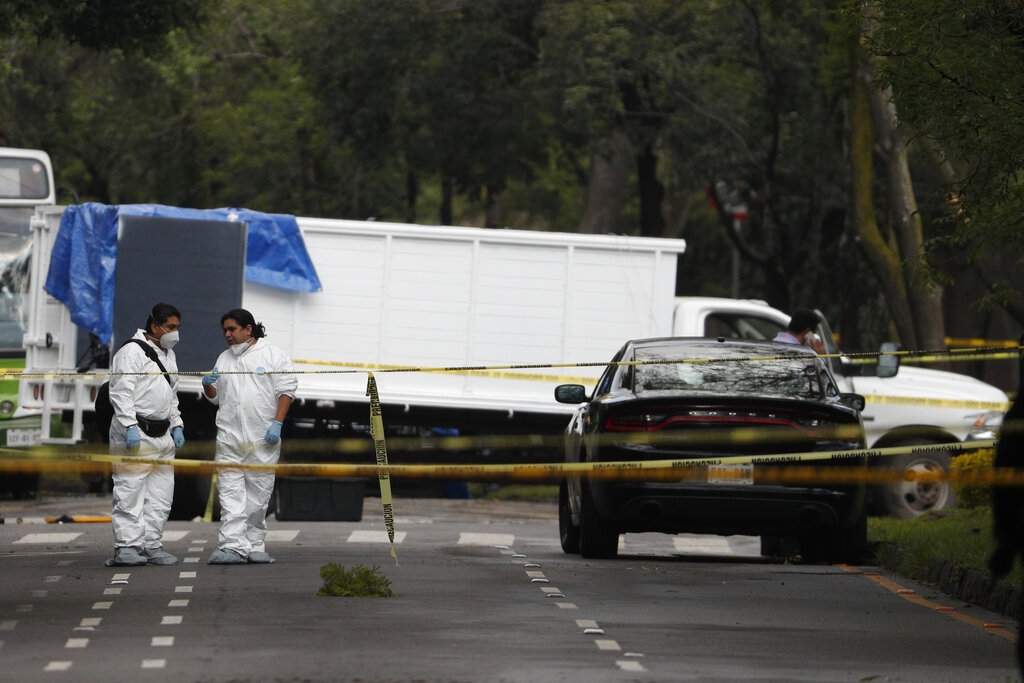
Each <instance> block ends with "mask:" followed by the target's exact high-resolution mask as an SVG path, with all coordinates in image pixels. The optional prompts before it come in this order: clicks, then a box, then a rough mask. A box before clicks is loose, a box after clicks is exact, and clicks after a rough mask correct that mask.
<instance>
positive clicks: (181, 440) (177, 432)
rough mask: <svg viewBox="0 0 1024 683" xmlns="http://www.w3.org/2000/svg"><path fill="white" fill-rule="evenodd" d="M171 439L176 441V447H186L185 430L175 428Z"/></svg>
mask: <svg viewBox="0 0 1024 683" xmlns="http://www.w3.org/2000/svg"><path fill="white" fill-rule="evenodd" d="M171 438H172V439H174V447H175V448H181V447H182V446H184V445H185V430H183V429H182V428H181V427H175V428H174V429H172V430H171Z"/></svg>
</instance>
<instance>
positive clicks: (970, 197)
mask: <svg viewBox="0 0 1024 683" xmlns="http://www.w3.org/2000/svg"><path fill="white" fill-rule="evenodd" d="M866 11H867V12H868V16H869V17H871V19H872V21H871V23H870V25H869V26H868V27H867V28H868V30H867V31H866V32H865V33H866V38H867V40H866V42H865V45H866V48H867V50H868V52H869V54H871V55H873V56H874V57H875V58H876V59H875V60H874V65H875V67H876V75H875V76H876V80H877V84H878V87H879V88H891V93H892V99H893V101H895V102H896V104H897V106H898V110H899V116H900V119H899V121H900V125H901V126H902V127H903V128H904V129H905V130H906V132H907V133H906V134H907V135H908V136H909V138H910V139H911V140H913V141H915V143H918V144H921V145H922V146H925V147H926V148H927V149H928V150H929V151H930V152H931V153H932V156H933V158H934V160H935V163H936V164H937V165H938V166H939V167H940V168H941V169H942V177H943V178H944V181H943V182H942V189H943V192H944V194H945V197H946V200H947V206H948V212H947V214H946V217H947V221H948V223H949V225H950V228H949V230H947V231H946V232H945V234H941V235H940V236H939V237H941V239H940V240H933V241H932V242H930V243H929V245H928V246H930V247H931V248H936V247H940V246H944V245H948V246H951V247H953V248H955V249H957V250H961V251H964V252H965V253H966V256H967V258H969V259H970V260H972V261H973V262H975V263H978V264H984V267H983V268H981V269H980V272H981V274H982V277H983V279H984V280H985V281H986V282H988V283H989V286H990V291H991V292H992V294H993V296H994V297H995V298H996V299H998V300H999V301H1000V302H1001V303H1004V304H1006V305H1008V306H1009V307H1010V309H1011V310H1012V311H1013V312H1014V314H1015V316H1016V317H1017V319H1018V320H1019V321H1020V322H1022V323H1024V307H1021V306H1020V283H1019V281H1018V279H1017V278H1015V277H1014V276H1013V271H1012V270H1010V271H1008V270H1007V269H1006V267H1005V266H1004V265H1001V263H1005V262H1006V261H1010V263H1009V264H1006V265H1010V266H1011V267H1012V268H1013V270H1019V265H1017V264H1018V263H1019V255H1020V252H1021V247H1022V234H1024V231H1022V230H1021V228H1022V226H1024V188H1022V186H1021V171H1022V170H1024V126H1022V125H1021V122H1022V121H1024V68H1022V67H1024V6H1021V4H1020V3H1013V2H1005V1H1003V0H964V1H962V2H957V3H933V2H928V1H927V0H874V1H873V2H871V3H867V10H866ZM1007 251H1008V252H1010V253H1015V254H1017V256H1018V258H1015V259H1000V258H997V255H998V254H1000V253H1002V252H1007ZM927 274H928V275H929V276H930V277H932V278H933V279H936V280H940V281H945V282H948V281H949V278H948V276H945V275H943V273H942V272H940V271H939V270H938V269H937V268H935V267H934V266H931V267H930V270H929V271H928V273H927Z"/></svg>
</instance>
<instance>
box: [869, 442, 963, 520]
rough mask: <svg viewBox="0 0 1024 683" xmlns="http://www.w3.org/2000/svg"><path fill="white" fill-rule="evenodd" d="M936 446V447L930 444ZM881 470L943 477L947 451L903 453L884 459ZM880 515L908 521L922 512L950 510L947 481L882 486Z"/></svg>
mask: <svg viewBox="0 0 1024 683" xmlns="http://www.w3.org/2000/svg"><path fill="white" fill-rule="evenodd" d="M930 443H931V442H926V441H918V442H914V443H908V444H902V445H906V446H915V445H927V444H930ZM932 445H937V444H932ZM883 462H884V466H885V467H888V468H891V469H894V470H896V471H897V472H903V473H913V474H934V475H938V476H942V475H944V474H945V473H946V472H948V471H949V463H950V455H949V451H935V452H930V453H905V454H903V455H896V456H893V457H891V458H887V459H885V460H884V461H883ZM879 494H880V498H881V504H882V512H884V513H885V514H887V515H890V516H892V517H897V518H899V519H912V518H914V517H917V516H919V515H922V514H924V513H926V512H931V511H934V510H941V509H943V508H946V507H951V506H952V505H953V503H954V496H953V491H952V488H951V487H950V485H949V482H948V481H944V480H940V481H920V480H916V481H915V480H909V481H894V482H891V483H888V484H883V485H882V486H881V487H880V489H879Z"/></svg>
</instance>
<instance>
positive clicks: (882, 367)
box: [878, 342, 900, 377]
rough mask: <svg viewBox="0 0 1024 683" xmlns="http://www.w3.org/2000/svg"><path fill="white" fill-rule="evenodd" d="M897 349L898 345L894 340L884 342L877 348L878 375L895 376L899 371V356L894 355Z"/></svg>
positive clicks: (898, 348)
mask: <svg viewBox="0 0 1024 683" xmlns="http://www.w3.org/2000/svg"><path fill="white" fill-rule="evenodd" d="M899 350H900V345H899V344H897V343H895V342H885V343H883V344H882V345H881V346H880V347H879V348H878V351H879V354H880V355H879V356H878V376H879V377H895V376H896V373H897V372H899V371H900V357H899V356H898V355H896V352H897V351H899Z"/></svg>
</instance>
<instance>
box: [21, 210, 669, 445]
mask: <svg viewBox="0 0 1024 683" xmlns="http://www.w3.org/2000/svg"><path fill="white" fill-rule="evenodd" d="M60 218H61V211H60V209H59V208H58V209H50V210H47V211H41V212H40V213H39V215H38V216H37V221H36V225H37V230H36V240H35V249H36V252H35V259H34V265H35V267H36V268H37V269H38V270H37V274H36V277H34V278H33V282H34V283H41V282H44V281H45V277H46V266H47V264H48V263H49V261H50V252H51V251H52V249H53V243H54V235H55V234H56V232H57V230H58V229H59V226H60ZM120 220H121V222H122V225H121V226H120V228H119V229H120V230H121V231H122V232H123V230H124V229H125V228H124V225H123V223H124V222H125V220H126V219H125V218H124V217H123V216H122V217H121V218H120ZM297 222H298V225H299V228H300V230H301V233H302V237H303V240H304V241H305V245H306V248H307V251H308V253H309V254H310V256H311V258H312V261H313V263H314V265H315V267H316V272H317V274H318V276H319V278H320V282H321V284H322V289H321V290H320V291H316V292H302V291H295V290H290V289H283V288H280V287H274V286H270V285H267V284H261V283H254V282H251V281H250V280H246V281H245V283H244V286H243V291H242V292H241V301H242V305H243V306H244V307H245V308H247V309H249V310H250V311H252V312H253V314H254V316H255V317H256V319H257V320H258V321H259V322H262V323H263V324H264V325H265V327H266V330H267V337H268V339H269V340H270V341H271V342H272V343H273V344H275V345H276V346H279V347H280V348H282V349H283V350H284V351H285V352H286V353H287V354H289V355H290V356H291V357H292V358H293V359H294V360H295V361H296V363H297V366H298V369H299V371H300V372H303V373H304V374H303V375H302V376H301V377H300V378H299V379H300V381H299V391H298V396H297V399H298V401H297V404H298V405H297V407H296V408H293V414H294V415H303V414H304V411H303V408H302V406H307V407H310V408H313V407H316V406H319V407H320V408H321V409H322V410H319V413H318V414H321V417H327V416H328V415H334V417H335V418H336V417H338V416H346V417H351V418H352V419H355V418H356V417H357V416H359V417H361V418H362V419H364V420H365V419H366V418H367V416H368V399H367V397H366V382H367V375H366V370H373V371H375V372H376V373H377V374H376V378H377V384H378V389H379V392H380V398H381V401H382V404H383V405H384V406H385V408H386V409H389V410H390V411H391V413H392V414H393V415H398V414H401V415H405V416H409V419H411V420H412V421H413V422H414V423H415V424H417V425H418V426H420V427H426V426H428V424H430V423H436V424H437V426H443V427H445V428H449V429H451V428H454V429H460V430H469V431H473V430H474V428H478V427H480V426H481V424H482V423H481V422H480V418H479V414H480V413H488V414H491V415H493V417H494V420H496V421H497V422H493V421H492V422H487V424H488V425H490V427H491V428H493V427H494V426H495V425H496V424H500V423H501V420H504V421H505V422H507V423H508V427H509V429H510V430H511V431H517V432H526V431H529V429H530V427H531V424H532V419H531V418H532V416H548V417H550V418H553V419H555V420H556V421H557V420H561V417H562V416H563V415H566V414H567V413H568V411H567V407H566V406H563V405H561V404H559V403H557V402H556V401H555V400H554V394H553V389H554V386H555V385H557V384H559V383H564V382H565V381H572V380H577V379H578V380H581V381H588V382H592V381H593V380H594V379H596V378H597V377H598V376H599V375H600V373H601V370H602V366H601V365H600V363H601V362H602V361H606V360H607V359H608V358H610V357H611V355H612V354H613V353H614V351H615V349H616V348H617V347H618V346H619V345H620V344H621V343H622V340H623V339H625V338H628V337H630V336H637V334H638V333H639V335H640V336H660V335H665V334H670V333H671V329H672V302H673V293H674V286H675V272H676V260H677V257H678V255H679V254H681V253H682V252H683V251H684V249H685V243H684V242H683V241H682V240H663V239H649V238H636V237H625V236H613V235H581V234H566V233H544V232H534V231H522V230H485V229H478V228H458V227H431V226H419V225H400V224H393V223H382V222H373V221H369V222H367V221H347V220H326V219H311V218H299V219H297ZM186 225H187V224H186ZM168 229H171V228H168ZM197 250H198V251H197V254H196V256H197V257H199V256H201V257H202V258H204V259H206V260H210V259H211V256H215V255H211V254H209V253H206V252H203V251H202V249H201V248H200V247H198V246H197ZM225 258H227V259H228V260H230V259H231V258H234V255H233V254H232V255H230V256H226V257H225ZM182 259H183V260H185V261H186V263H183V264H182V265H187V259H188V256H187V254H181V255H179V257H178V259H175V260H174V261H173V262H172V263H170V264H168V267H169V268H170V269H173V268H176V267H178V266H177V264H178V262H179V260H182ZM213 260H214V261H216V259H215V258H214V259H213ZM160 284H161V279H160V278H159V277H153V276H152V273H149V275H148V276H142V275H140V276H131V277H130V278H129V276H127V275H123V271H122V269H121V268H120V266H119V269H118V282H117V287H118V288H119V290H120V289H121V288H129V289H130V290H131V292H132V295H133V298H135V299H137V300H138V298H139V296H140V295H139V292H140V291H143V292H146V291H148V292H151V298H152V300H153V302H154V303H155V302H156V301H161V300H165V299H167V300H169V301H170V303H174V304H175V305H176V306H178V307H179V308H180V309H181V310H182V315H183V323H184V325H183V327H184V330H183V341H182V343H181V344H180V346H179V348H180V349H182V350H184V349H186V348H188V347H189V346H190V345H202V346H203V347H204V348H209V349H210V350H209V353H208V358H207V360H206V362H205V363H196V364H194V366H190V365H187V364H184V363H182V361H181V357H182V354H181V353H180V352H179V353H178V355H179V369H180V370H181V371H186V372H187V371H206V370H210V369H211V368H212V366H213V363H214V361H215V360H216V356H217V354H218V353H219V352H220V351H221V350H223V348H224V347H223V342H222V336H221V333H220V328H219V324H209V329H206V328H205V327H203V328H200V327H198V326H197V325H195V324H194V322H193V320H192V319H190V309H191V308H192V307H193V306H194V305H195V304H196V302H201V301H202V300H204V299H205V298H208V296H209V291H210V289H209V287H210V286H209V284H208V283H200V284H198V285H197V286H196V289H195V291H193V292H191V293H189V292H181V291H179V292H178V293H177V294H176V295H175V299H174V300H173V301H171V300H170V299H169V297H168V296H167V295H166V294H164V293H163V291H162V290H161V287H160ZM33 289H34V291H33V293H32V297H33V301H32V315H31V316H30V317H31V318H32V320H31V321H30V325H29V332H28V334H26V351H27V361H26V363H27V370H28V372H29V373H37V372H47V371H54V372H70V371H74V369H75V368H76V367H77V365H78V363H79V359H80V357H81V355H82V353H83V352H84V349H83V348H81V347H82V339H83V335H82V334H81V333H80V332H79V331H78V330H77V329H76V326H75V325H74V324H73V323H71V321H70V313H69V311H68V308H67V306H65V305H63V304H62V303H61V302H59V301H57V300H56V299H54V298H53V297H52V296H50V295H49V294H47V293H46V292H45V291H43V289H42V287H34V288H33ZM143 298H144V297H143ZM114 308H115V310H120V309H119V308H118V307H117V305H116V302H115V306H114ZM225 312H226V311H225ZM145 313H146V311H145V310H140V311H138V312H136V313H134V314H133V315H134V316H135V317H136V318H138V320H133V321H132V325H131V326H128V327H124V326H123V325H121V324H120V323H119V322H118V320H116V319H115V321H114V327H115V329H118V328H121V329H123V330H125V334H127V333H128V332H130V331H133V330H134V328H135V327H139V326H141V324H142V323H143V322H144V320H145V317H144V316H145ZM218 323H219V321H218ZM112 341H113V346H114V348H115V349H116V347H117V346H118V345H119V344H120V343H121V342H122V341H123V339H120V338H118V339H114V340H112ZM176 351H177V350H176ZM193 355H194V354H193ZM571 363H595V365H594V366H592V367H579V368H576V367H573V368H563V367H554V368H553V367H547V366H551V365H556V366H557V365H561V364H571ZM508 365H538V366H541V367H538V368H529V369H507V370H494V371H487V372H471V371H461V372H439V371H437V370H438V369H440V368H450V367H460V368H463V367H480V366H508ZM388 368H392V369H393V368H406V369H407V368H415V369H422V370H424V371H414V372H413V371H403V372H388V371H387V370H388ZM98 381H99V380H98ZM47 384H48V385H49V386H44V385H47ZM95 384H96V382H88V381H86V382H81V381H79V382H74V381H72V382H68V381H67V380H66V379H65V380H63V381H60V380H58V381H52V382H51V381H43V380H31V379H29V380H26V381H25V382H23V386H22V400H23V405H24V406H26V407H28V408H36V409H45V410H50V411H52V410H60V409H64V410H71V411H72V412H73V413H74V414H75V416H76V417H75V420H74V427H73V429H72V433H71V436H70V438H69V439H64V438H58V437H55V436H51V435H49V434H44V440H47V441H65V440H71V441H76V440H79V439H81V438H82V418H81V414H82V412H83V411H86V412H87V411H88V410H90V409H91V400H90V397H89V396H90V391H89V390H90V389H91V387H92V386H94V385H95ZM179 390H180V393H181V394H182V395H183V397H182V405H183V412H184V411H187V409H188V406H189V405H191V402H190V401H189V399H188V398H187V395H192V396H193V397H195V396H198V395H199V393H200V385H199V378H198V377H196V376H192V377H188V376H183V377H182V378H181V382H180V385H179ZM186 425H187V421H186Z"/></svg>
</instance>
